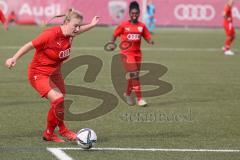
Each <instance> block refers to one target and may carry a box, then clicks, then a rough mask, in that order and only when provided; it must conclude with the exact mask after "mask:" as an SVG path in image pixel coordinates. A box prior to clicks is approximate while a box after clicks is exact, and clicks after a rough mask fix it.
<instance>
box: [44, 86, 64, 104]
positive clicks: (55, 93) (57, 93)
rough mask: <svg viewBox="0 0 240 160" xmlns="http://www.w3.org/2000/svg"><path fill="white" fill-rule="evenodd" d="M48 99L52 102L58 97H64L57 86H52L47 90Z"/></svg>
mask: <svg viewBox="0 0 240 160" xmlns="http://www.w3.org/2000/svg"><path fill="white" fill-rule="evenodd" d="M47 97H48V99H49V100H50V101H51V102H53V101H55V100H56V99H59V98H62V97H64V95H63V93H62V92H61V91H60V90H59V89H58V88H54V89H51V90H50V91H49V92H48V95H47Z"/></svg>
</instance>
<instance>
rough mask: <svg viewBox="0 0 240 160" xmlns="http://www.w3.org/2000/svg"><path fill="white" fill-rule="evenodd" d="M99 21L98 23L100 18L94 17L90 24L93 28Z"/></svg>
mask: <svg viewBox="0 0 240 160" xmlns="http://www.w3.org/2000/svg"><path fill="white" fill-rule="evenodd" d="M99 21H100V17H99V16H95V17H93V19H92V22H91V24H92V25H93V26H96V25H97V24H98V22H99Z"/></svg>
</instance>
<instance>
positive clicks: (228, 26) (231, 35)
mask: <svg viewBox="0 0 240 160" xmlns="http://www.w3.org/2000/svg"><path fill="white" fill-rule="evenodd" d="M232 6H233V0H228V1H227V4H226V5H225V7H224V12H223V17H224V23H223V25H224V29H225V33H226V40H225V46H224V47H223V50H224V54H225V55H234V53H233V52H232V51H231V50H230V47H231V44H232V42H233V40H234V39H235V29H234V27H233V18H232Z"/></svg>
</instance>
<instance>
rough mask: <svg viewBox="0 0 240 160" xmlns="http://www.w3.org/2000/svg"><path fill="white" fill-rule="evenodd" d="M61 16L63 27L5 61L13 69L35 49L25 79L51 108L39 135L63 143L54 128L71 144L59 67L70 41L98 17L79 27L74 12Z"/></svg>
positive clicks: (21, 49)
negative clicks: (46, 100)
mask: <svg viewBox="0 0 240 160" xmlns="http://www.w3.org/2000/svg"><path fill="white" fill-rule="evenodd" d="M61 16H64V21H63V24H62V25H60V26H55V27H51V28H49V29H47V30H45V31H44V32H43V33H41V34H40V35H39V36H37V37H36V38H35V39H33V40H32V41H31V42H28V43H27V44H25V45H24V46H23V47H22V48H20V49H19V50H18V51H17V53H16V54H15V55H14V56H13V57H12V58H9V59H7V60H6V62H5V64H6V66H7V67H8V68H11V67H13V66H15V65H16V62H17V60H18V59H19V58H20V57H21V56H23V55H24V54H26V53H27V52H29V51H30V50H32V49H35V50H36V51H35V54H34V57H33V60H32V62H31V63H30V65H29V69H28V79H29V82H30V84H31V85H32V86H33V88H35V89H36V90H37V92H38V93H39V94H40V95H41V96H42V97H45V98H47V99H48V100H49V103H50V105H51V108H50V109H49V111H48V115H47V127H46V130H45V131H44V133H43V139H44V140H46V141H54V142H64V140H62V139H60V138H59V137H58V136H57V135H56V134H55V133H54V130H55V128H56V127H58V128H59V134H60V135H61V136H62V137H65V138H67V139H68V140H75V139H76V134H75V133H74V132H73V131H71V130H69V129H68V128H67V127H66V126H65V124H64V94H65V88H64V81H63V78H62V75H61V73H60V67H61V64H62V63H63V61H64V60H66V59H68V57H69V56H70V51H71V44H72V40H73V38H74V37H75V36H77V35H78V34H80V33H82V32H85V31H87V30H89V29H91V28H93V27H94V26H96V25H97V23H98V21H99V17H97V16H96V17H94V18H93V19H92V22H91V23H90V24H87V25H81V24H82V20H83V16H82V15H81V14H80V13H79V12H78V11H75V10H72V9H69V10H68V12H67V13H66V14H65V15H60V16H56V17H61Z"/></svg>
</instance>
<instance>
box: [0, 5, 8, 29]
mask: <svg viewBox="0 0 240 160" xmlns="http://www.w3.org/2000/svg"><path fill="white" fill-rule="evenodd" d="M0 21H1V22H2V24H3V25H4V29H6V30H8V24H7V20H6V18H5V16H4V14H3V12H2V10H1V9H0Z"/></svg>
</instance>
